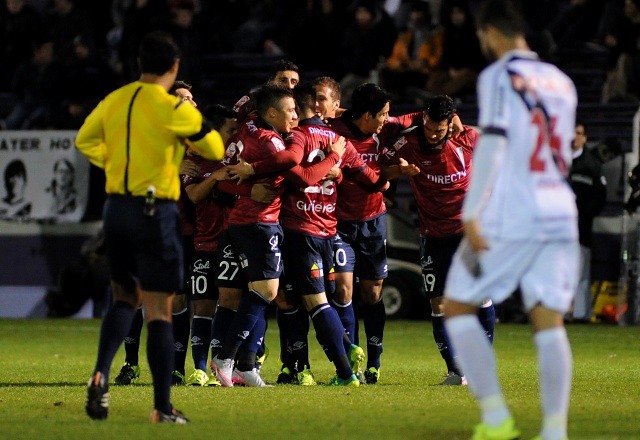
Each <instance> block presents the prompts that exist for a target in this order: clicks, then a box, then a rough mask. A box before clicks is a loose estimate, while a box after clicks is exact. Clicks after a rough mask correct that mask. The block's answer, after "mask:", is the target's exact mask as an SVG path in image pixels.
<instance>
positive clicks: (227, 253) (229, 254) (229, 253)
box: [222, 244, 235, 260]
mask: <svg viewBox="0 0 640 440" xmlns="http://www.w3.org/2000/svg"><path fill="white" fill-rule="evenodd" d="M222 258H224V259H225V260H226V259H235V254H234V253H233V247H231V245H230V244H228V245H226V246H225V247H224V249H223V250H222Z"/></svg>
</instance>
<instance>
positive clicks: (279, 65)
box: [270, 60, 300, 79]
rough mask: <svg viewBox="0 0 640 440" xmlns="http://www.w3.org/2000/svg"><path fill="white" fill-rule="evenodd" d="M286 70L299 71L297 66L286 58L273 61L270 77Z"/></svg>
mask: <svg viewBox="0 0 640 440" xmlns="http://www.w3.org/2000/svg"><path fill="white" fill-rule="evenodd" d="M286 70H292V71H294V72H298V73H300V69H298V66H296V65H295V64H294V63H293V62H291V61H288V60H278V61H276V62H275V63H273V67H272V68H271V77H270V79H274V78H275V77H276V75H277V74H278V72H284V71H286Z"/></svg>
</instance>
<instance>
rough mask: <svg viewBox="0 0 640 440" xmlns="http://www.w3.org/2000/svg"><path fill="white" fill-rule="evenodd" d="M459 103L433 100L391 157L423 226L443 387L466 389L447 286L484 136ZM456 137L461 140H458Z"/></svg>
mask: <svg viewBox="0 0 640 440" xmlns="http://www.w3.org/2000/svg"><path fill="white" fill-rule="evenodd" d="M455 111H456V108H455V105H454V103H453V100H452V99H451V98H450V97H448V96H445V95H441V96H437V97H434V98H430V99H429V100H427V102H426V105H425V109H424V111H423V117H422V121H421V122H420V123H419V124H417V126H415V127H412V128H410V129H407V130H405V132H404V133H403V135H402V136H400V137H399V138H398V139H397V140H396V142H395V143H394V144H393V145H392V146H391V147H389V149H388V151H387V152H386V154H385V158H386V160H387V161H388V162H389V166H387V167H385V168H386V169H385V173H384V175H385V176H386V177H387V178H397V177H399V176H401V175H402V174H403V172H404V173H405V174H406V175H408V177H409V183H410V185H411V190H412V192H413V196H414V200H415V203H416V206H417V209H418V220H419V224H420V266H421V267H422V277H423V280H424V287H425V291H426V292H427V295H428V296H429V299H430V303H431V323H432V326H433V338H434V340H435V342H436V346H437V347H438V350H439V351H440V355H441V356H442V358H443V359H444V361H445V363H446V366H447V375H446V377H445V379H444V380H443V381H442V385H465V384H466V380H465V378H464V375H463V374H462V372H461V371H460V369H459V368H458V366H457V365H456V363H455V360H454V353H453V349H452V347H451V346H450V344H449V342H448V340H447V335H446V331H445V328H444V311H443V307H442V302H443V294H444V283H445V280H446V278H447V273H448V271H449V266H450V265H451V259H452V258H453V254H454V252H455V251H456V249H457V248H458V245H459V244H460V241H461V240H462V232H463V228H462V221H461V217H462V201H463V199H464V196H465V194H466V192H467V189H468V187H469V182H470V180H471V174H472V171H471V170H472V161H471V155H472V152H473V148H474V146H475V143H476V138H477V136H478V134H477V132H476V131H475V130H474V129H473V128H471V127H468V126H462V125H461V122H460V118H458V117H457V115H456V114H455ZM454 133H455V135H454ZM495 316H496V315H495V310H494V307H493V304H492V303H491V301H486V302H485V303H483V305H482V307H481V308H480V321H481V322H482V326H483V327H484V329H485V331H486V333H487V336H488V338H489V340H493V329H494V325H495Z"/></svg>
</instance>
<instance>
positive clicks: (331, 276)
mask: <svg viewBox="0 0 640 440" xmlns="http://www.w3.org/2000/svg"><path fill="white" fill-rule="evenodd" d="M327 280H328V281H335V280H336V269H335V268H334V267H332V268H331V269H329V275H327Z"/></svg>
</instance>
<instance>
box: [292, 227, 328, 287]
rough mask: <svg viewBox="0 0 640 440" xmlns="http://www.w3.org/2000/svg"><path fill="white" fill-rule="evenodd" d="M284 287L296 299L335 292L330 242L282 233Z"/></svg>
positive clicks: (302, 235) (324, 239) (296, 234)
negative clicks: (296, 297) (298, 296)
mask: <svg viewBox="0 0 640 440" xmlns="http://www.w3.org/2000/svg"><path fill="white" fill-rule="evenodd" d="M282 252H283V253H284V272H283V276H282V281H283V285H284V286H285V289H286V290H287V291H291V292H293V293H294V294H296V295H311V294H316V293H321V292H326V293H327V295H329V296H330V295H331V294H333V292H334V291H335V278H336V277H335V272H334V268H333V238H320V237H314V236H311V235H306V234H301V233H299V232H294V231H288V230H285V231H284V242H283V244H282Z"/></svg>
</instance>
